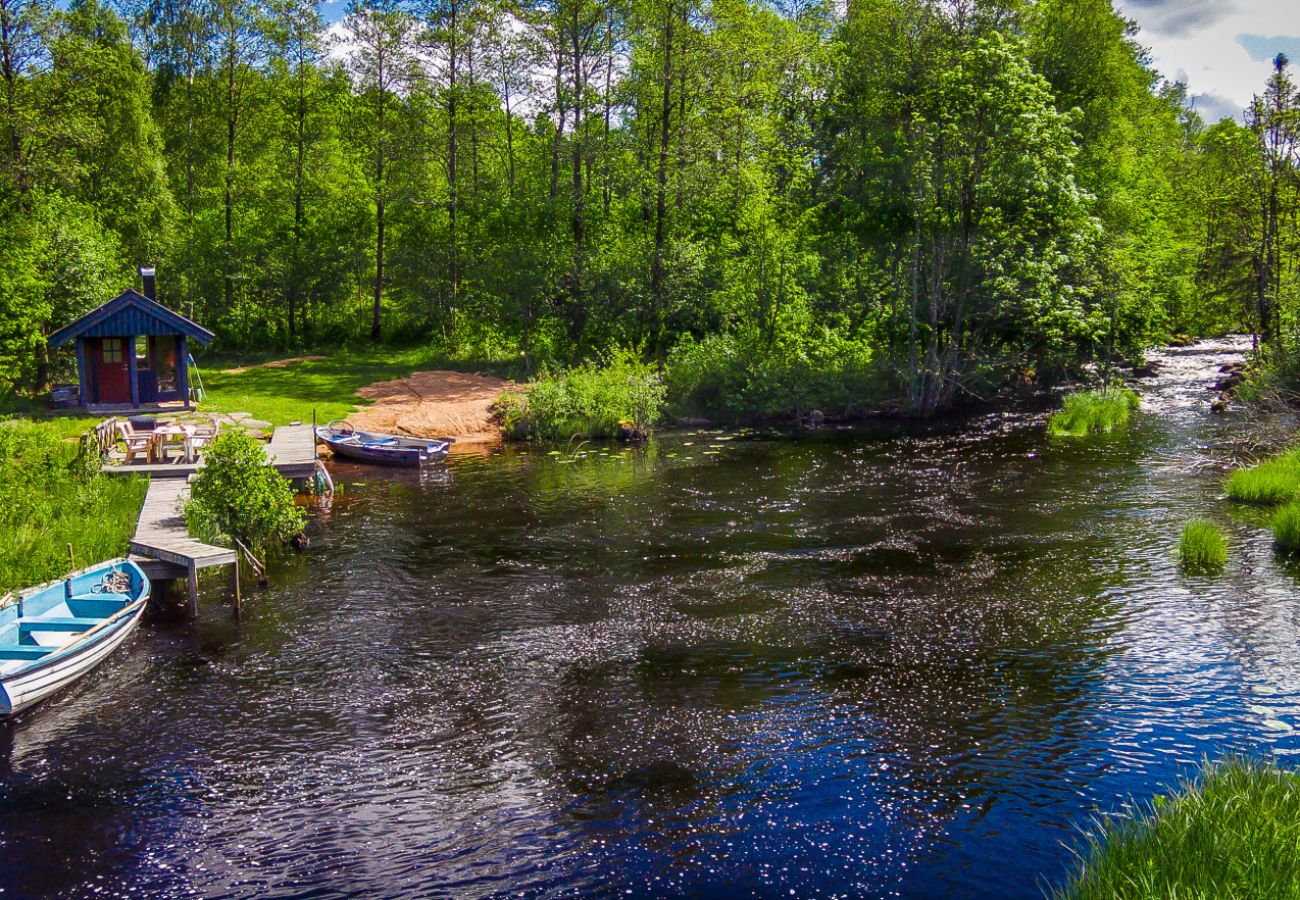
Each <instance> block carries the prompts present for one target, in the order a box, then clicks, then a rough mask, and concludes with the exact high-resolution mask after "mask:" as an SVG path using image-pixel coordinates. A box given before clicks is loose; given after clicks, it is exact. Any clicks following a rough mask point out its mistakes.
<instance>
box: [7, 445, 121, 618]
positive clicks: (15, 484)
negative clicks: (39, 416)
mask: <svg viewBox="0 0 1300 900" xmlns="http://www.w3.org/2000/svg"><path fill="white" fill-rule="evenodd" d="M65 432H66V425H65V423H51V424H47V423H40V424H37V423H35V422H26V421H20V420H14V421H6V422H0V594H3V593H5V592H6V591H12V590H18V589H20V588H25V587H30V586H32V585H36V584H40V583H42V582H45V581H49V580H51V579H54V578H58V577H59V576H61V575H64V574H66V573H67V572H68V570H69V568H70V561H69V559H68V545H69V544H71V545H72V552H73V555H74V557H75V560H76V563H77V565H78V566H86V565H90V564H92V563H96V562H99V561H101V560H105V559H111V558H113V557H115V556H123V555H125V553H126V549H127V541H128V540H129V539H130V536H131V533H132V530H133V529H134V526H135V520H136V518H137V517H138V516H139V514H140V504H141V503H142V502H143V500H144V492H145V488H146V485H147V482H146V481H145V480H144V479H141V478H136V477H133V476H128V477H120V476H107V475H102V474H100V472H99V454H98V452H97V451H96V449H95V448H94V446H93V444H92V443H91V442H90V441H88V440H87V439H85V438H83V439H82V440H81V441H76V440H69V439H67V438H66V437H65V436H64V434H65Z"/></svg>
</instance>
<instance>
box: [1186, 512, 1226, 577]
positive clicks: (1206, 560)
mask: <svg viewBox="0 0 1300 900" xmlns="http://www.w3.org/2000/svg"><path fill="white" fill-rule="evenodd" d="M1178 558H1179V560H1181V562H1182V564H1183V571H1185V572H1187V573H1188V574H1191V575H1209V574H1213V573H1216V572H1220V571H1222V570H1223V566H1224V564H1225V563H1226V562H1227V561H1228V541H1227V538H1225V537H1224V534H1223V530H1222V529H1221V528H1219V526H1218V525H1215V524H1214V523H1213V522H1208V521H1206V520H1205V519H1193V520H1192V521H1190V522H1188V523H1187V524H1186V525H1184V526H1183V535H1182V537H1181V538H1180V539H1179V541H1178Z"/></svg>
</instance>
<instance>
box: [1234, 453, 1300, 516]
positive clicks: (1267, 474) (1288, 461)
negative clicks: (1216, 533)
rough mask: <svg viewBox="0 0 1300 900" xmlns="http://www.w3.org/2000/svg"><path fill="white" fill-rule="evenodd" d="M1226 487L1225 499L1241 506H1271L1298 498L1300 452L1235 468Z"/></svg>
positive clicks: (1299, 487) (1299, 492) (1283, 454)
mask: <svg viewBox="0 0 1300 900" xmlns="http://www.w3.org/2000/svg"><path fill="white" fill-rule="evenodd" d="M1227 487H1228V496H1229V497H1231V498H1232V499H1233V500H1237V501H1240V502H1241V503H1258V504H1261V505H1266V506H1271V505H1274V504H1277V503H1287V502H1289V501H1291V500H1294V499H1296V498H1297V497H1300V449H1297V450H1288V451H1286V452H1285V453H1280V454H1278V455H1277V456H1274V457H1272V458H1271V459H1266V460H1264V461H1263V462H1261V463H1257V464H1255V465H1253V466H1247V467H1246V468H1242V469H1237V470H1236V471H1234V472H1233V473H1232V474H1231V475H1229V476H1228V485H1227Z"/></svg>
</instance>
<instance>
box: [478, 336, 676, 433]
mask: <svg viewBox="0 0 1300 900" xmlns="http://www.w3.org/2000/svg"><path fill="white" fill-rule="evenodd" d="M663 404H664V386H663V379H662V378H661V377H660V375H659V372H658V370H657V369H656V368H655V366H654V365H652V364H650V363H646V362H643V361H641V359H640V357H639V355H637V354H636V353H635V352H634V351H631V350H618V351H615V352H614V353H611V354H610V355H609V357H608V358H607V360H606V361H605V364H604V365H599V364H596V363H585V364H583V365H581V366H575V367H573V368H571V369H566V370H562V371H559V372H555V373H543V374H541V375H540V376H538V378H536V379H535V380H534V381H532V382H530V383H529V385H528V390H527V393H525V394H523V395H522V396H520V395H514V396H507V397H506V398H503V401H502V402H500V403H499V404H498V412H499V416H500V418H501V421H502V424H503V425H504V427H505V428H506V430H507V432H508V433H509V434H511V435H513V436H514V437H517V438H533V439H538V440H566V439H568V438H573V437H588V438H611V437H617V436H618V435H619V434H620V432H621V431H624V430H626V429H628V428H631V429H640V430H644V429H648V428H650V427H651V426H653V425H654V424H655V423H656V422H658V421H659V416H660V413H661V411H662V409H663Z"/></svg>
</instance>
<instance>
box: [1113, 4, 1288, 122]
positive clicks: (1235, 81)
mask: <svg viewBox="0 0 1300 900" xmlns="http://www.w3.org/2000/svg"><path fill="white" fill-rule="evenodd" d="M1120 8H1121V11H1122V12H1123V13H1124V15H1126V16H1128V17H1129V18H1131V19H1134V20H1135V21H1137V23H1138V25H1140V26H1141V28H1142V30H1141V32H1140V33H1139V35H1138V40H1139V41H1140V42H1141V43H1142V44H1143V45H1145V46H1147V47H1150V48H1151V57H1152V60H1153V61H1154V62H1155V66H1156V68H1157V69H1158V70H1159V71H1160V72H1162V73H1164V74H1165V76H1166V77H1168V78H1171V79H1172V78H1176V77H1185V79H1186V81H1187V86H1188V93H1189V94H1190V95H1192V96H1193V97H1198V98H1201V102H1200V104H1199V108H1200V109H1201V114H1202V115H1203V116H1205V118H1207V119H1209V120H1211V121H1214V120H1216V119H1217V118H1218V117H1219V116H1220V115H1221V114H1222V113H1224V112H1227V111H1232V112H1234V113H1235V114H1237V115H1238V116H1239V115H1240V111H1241V110H1242V109H1244V108H1245V107H1246V106H1247V105H1249V103H1250V99H1251V97H1253V96H1254V95H1255V94H1257V93H1259V92H1261V91H1262V90H1263V89H1264V83H1265V82H1266V81H1267V80H1268V76H1269V72H1270V71H1271V69H1272V66H1271V64H1270V62H1269V60H1270V59H1271V57H1272V56H1273V54H1274V53H1275V52H1279V51H1286V50H1288V49H1289V48H1290V47H1294V46H1295V45H1296V40H1297V36H1300V3H1298V2H1296V0H1120ZM1274 44H1276V45H1277V49H1276V50H1275V51H1273V52H1269V50H1268V48H1269V47H1270V46H1272V45H1274ZM1248 47H1249V49H1247V48H1248ZM1295 62H1296V63H1297V64H1300V59H1298V60H1295ZM1298 68H1300V66H1298Z"/></svg>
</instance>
